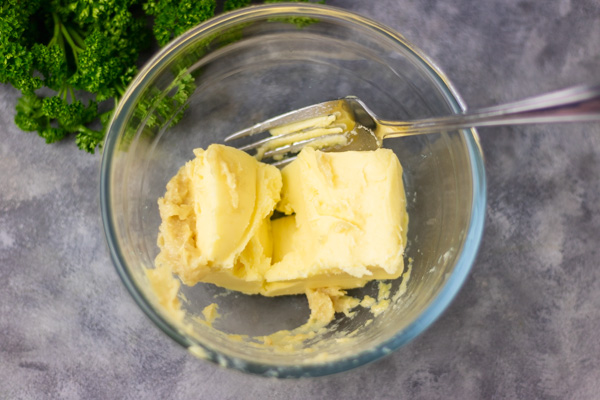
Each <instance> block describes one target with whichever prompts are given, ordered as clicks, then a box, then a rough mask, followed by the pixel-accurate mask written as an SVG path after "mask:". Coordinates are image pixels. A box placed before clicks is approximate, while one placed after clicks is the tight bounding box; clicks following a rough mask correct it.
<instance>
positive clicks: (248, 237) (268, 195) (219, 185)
mask: <svg viewBox="0 0 600 400" xmlns="http://www.w3.org/2000/svg"><path fill="white" fill-rule="evenodd" d="M194 154H195V155H196V158H195V159H193V160H191V161H189V162H188V163H186V164H185V165H184V166H183V167H182V168H181V169H180V170H179V172H178V173H177V175H176V176H175V177H174V178H173V179H171V181H169V183H168V184H167V191H166V193H165V196H164V197H163V198H161V199H159V201H158V206H159V211H160V215H161V218H162V224H161V226H160V231H159V237H158V246H159V247H160V250H161V251H160V254H159V255H158V256H157V258H156V265H157V266H158V267H160V266H163V265H165V266H168V267H169V268H171V270H172V272H174V273H175V274H177V275H178V276H179V278H180V279H181V281H182V282H183V283H185V284H186V285H194V284H196V283H197V282H199V281H203V282H211V283H215V284H217V285H220V286H224V287H228V288H230V289H233V290H239V291H242V292H244V293H258V292H259V291H260V289H261V286H262V281H263V275H264V270H265V269H267V268H268V267H269V266H270V264H271V253H272V243H271V233H270V230H271V227H270V224H271V223H270V219H269V217H270V216H271V214H272V212H273V209H274V208H275V205H276V204H277V202H278V201H279V198H280V190H281V174H280V172H279V170H278V169H277V168H275V167H273V166H271V165H267V164H263V163H258V162H257V161H256V160H255V159H254V158H253V157H251V156H250V155H248V154H246V153H244V152H242V151H239V150H237V149H234V148H231V147H227V146H222V145H216V144H215V145H211V146H209V147H208V148H207V149H206V151H204V150H202V149H197V150H194Z"/></svg>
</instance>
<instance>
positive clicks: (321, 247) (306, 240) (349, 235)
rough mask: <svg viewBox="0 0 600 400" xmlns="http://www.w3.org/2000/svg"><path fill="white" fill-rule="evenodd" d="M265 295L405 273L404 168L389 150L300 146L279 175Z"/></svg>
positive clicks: (353, 283) (355, 284) (351, 285)
mask: <svg viewBox="0 0 600 400" xmlns="http://www.w3.org/2000/svg"><path fill="white" fill-rule="evenodd" d="M282 177H283V188H282V196H281V201H280V203H279V204H278V206H277V209H278V210H279V211H281V212H283V213H285V214H288V215H290V216H288V217H284V218H280V219H277V220H275V221H273V224H272V230H273V265H272V266H271V268H270V269H269V270H268V271H267V272H266V274H265V279H266V285H265V294H266V295H280V294H293V293H304V292H306V290H307V289H316V288H322V287H337V288H341V289H349V288H355V287H361V286H363V285H364V284H366V283H367V282H368V281H370V280H373V279H394V278H397V277H399V276H400V275H401V274H402V271H403V269H404V265H403V254H404V247H405V245H406V232H407V226H408V215H407V213H406V198H405V193H404V186H403V184H402V167H401V165H400V162H399V161H398V158H397V157H396V155H395V154H394V153H393V152H392V151H391V150H388V149H378V150H376V151H360V152H355V151H348V152H340V153H326V152H320V151H315V150H313V149H311V148H305V149H303V150H302V152H301V153H300V154H299V155H298V158H297V159H296V160H295V161H294V162H292V163H290V164H289V165H288V166H286V167H285V168H284V169H283V170H282Z"/></svg>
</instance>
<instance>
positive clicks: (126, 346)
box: [0, 0, 600, 400]
mask: <svg viewBox="0 0 600 400" xmlns="http://www.w3.org/2000/svg"><path fill="white" fill-rule="evenodd" d="M328 4H330V5H335V6H339V7H343V8H346V9H349V10H353V11H356V12H358V13H361V14H363V15H366V16H369V17H372V18H374V19H377V20H379V21H381V22H382V23H384V24H387V25H389V26H391V27H393V28H395V29H397V30H398V31H400V32H402V33H403V34H404V35H405V36H406V37H407V38H408V39H409V40H411V41H412V42H414V43H415V44H416V45H418V46H419V47H421V48H422V49H423V50H424V51H425V52H426V53H428V54H430V55H431V56H432V57H433V58H434V59H435V60H436V61H438V63H439V64H440V65H441V66H442V68H443V69H444V70H445V71H446V73H447V74H448V75H449V77H450V79H451V80H452V81H453V82H454V84H455V85H456V87H457V88H459V91H460V93H461V94H462V95H463V97H464V99H465V101H466V103H467V104H468V105H469V106H470V107H475V106H484V105H491V104H493V103H496V102H501V101H509V100H516V99H519V98H522V97H525V96H528V95H533V94H537V93H541V92H543V91H546V90H552V89H558V88H562V87H565V86H568V85H571V84H576V83H583V82H592V81H600V3H598V1H597V0H547V1H535V0H481V1H472V0H445V1H442V0H421V1H414V0H413V1H409V0H380V1H360V0H353V1H342V0H329V1H328ZM16 98H17V95H16V93H15V92H14V91H13V90H11V89H10V88H8V87H7V86H0V132H1V138H2V140H0V399H324V398H335V399H364V398H367V399H374V400H375V399H452V398H455V399H533V398H540V399H597V398H600V339H599V336H598V335H599V334H598V332H600V266H599V264H600V254H599V248H600V245H599V243H600V124H598V123H596V124H572V125H568V126H567V125H562V126H532V127H508V128H488V129H481V131H480V134H481V142H482V147H483V149H484V152H485V154H486V167H487V177H488V185H489V192H488V197H489V203H488V209H487V214H486V230H485V235H484V238H483V243H482V246H481V249H480V252H479V256H478V258H477V262H476V265H475V267H474V269H473V272H472V274H471V276H470V277H469V279H468V280H467V282H466V284H465V285H464V287H463V289H462V291H461V292H460V293H459V295H458V296H457V298H456V299H455V301H454V302H453V303H452V304H451V306H450V307H449V309H448V310H447V312H446V313H445V314H444V315H443V316H442V317H441V318H440V319H439V320H438V321H437V322H436V323H435V324H434V325H433V326H432V327H431V328H430V329H429V330H428V331H427V332H425V333H424V334H423V335H421V336H419V337H418V338H417V339H415V340H414V341H413V342H411V343H410V344H409V345H407V346H406V347H404V348H402V349H400V350H399V351H397V352H395V353H393V354H392V355H390V356H388V357H386V358H385V359H383V360H381V361H378V362H375V363H373V364H370V365H367V366H364V367H362V368H359V369H356V370H353V371H350V372H347V373H344V374H340V375H335V376H330V377H325V378H319V379H312V380H300V381H294V380H287V381H277V380H267V379H263V378H257V377H254V376H249V375H244V374H241V373H238V372H233V371H228V370H223V369H220V368H219V367H216V366H214V365H212V364H208V363H205V362H202V361H199V360H197V359H195V358H194V357H192V356H191V355H189V354H188V353H187V352H186V351H184V350H183V349H182V348H181V347H179V346H178V345H177V344H175V343H174V342H173V341H172V340H171V339H169V338H168V337H167V336H166V335H164V334H163V333H162V332H161V331H159V330H158V329H157V328H156V327H155V326H154V325H153V324H152V323H151V322H150V320H149V319H148V318H146V317H145V315H144V314H143V313H142V312H141V311H140V310H139V309H138V308H137V306H136V305H135V303H134V301H133V300H132V298H131V297H130V296H129V294H128V293H127V291H126V290H125V288H124V287H123V286H122V285H121V282H120V280H119V278H118V276H117V274H116V272H115V270H114V268H113V266H112V264H111V261H110V259H109V256H108V253H107V250H106V248H105V243H104V239H103V233H102V227H101V221H100V216H99V205H98V186H99V182H98V180H99V162H100V156H99V155H95V156H90V155H88V154H84V153H83V152H81V151H79V150H77V149H76V147H75V145H74V143H71V142H69V143H61V144H57V145H53V146H48V145H46V144H44V143H43V140H42V139H40V138H39V137H37V136H36V135H35V134H30V133H23V132H20V131H19V130H18V129H17V128H16V127H15V126H14V125H13V122H12V119H13V115H14V111H13V110H14V104H15V101H16Z"/></svg>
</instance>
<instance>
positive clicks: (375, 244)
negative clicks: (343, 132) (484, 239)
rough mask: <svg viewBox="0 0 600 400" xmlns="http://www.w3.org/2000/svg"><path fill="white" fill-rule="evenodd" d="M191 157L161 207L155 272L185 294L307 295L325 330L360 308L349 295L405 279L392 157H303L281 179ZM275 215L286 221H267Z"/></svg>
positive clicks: (258, 168) (245, 164) (228, 160)
mask: <svg viewBox="0 0 600 400" xmlns="http://www.w3.org/2000/svg"><path fill="white" fill-rule="evenodd" d="M194 154H195V155H196V158H195V159H193V160H191V161H189V162H188V163H186V164H185V165H184V166H183V167H182V168H181V169H180V170H179V172H178V173H177V175H175V177H173V178H172V179H171V181H170V182H169V183H168V185H167V191H166V193H165V196H164V197H163V198H161V199H159V201H158V204H159V210H160V215H161V218H162V224H161V226H160V233H159V237H158V246H159V247H160V254H159V255H158V256H157V258H156V266H157V268H158V269H161V270H162V269H164V268H166V269H169V270H170V271H171V272H172V273H173V274H175V275H177V276H178V277H179V279H180V280H181V282H183V283H184V284H186V285H190V286H191V285H194V284H196V283H198V282H207V283H213V284H216V285H218V286H221V287H224V288H227V289H231V290H236V291H240V292H243V293H246V294H261V295H264V296H279V295H289V294H300V293H303V294H306V296H307V298H308V300H309V306H310V309H311V320H314V321H320V322H324V323H326V322H329V321H330V320H332V319H333V316H334V314H335V312H345V313H348V312H349V308H351V307H355V306H356V305H358V301H353V300H352V298H350V297H348V296H346V293H345V289H351V288H357V287H362V286H364V285H365V284H366V283H367V282H369V281H371V280H375V279H377V280H381V279H394V278H398V277H399V276H400V275H401V274H402V272H403V270H404V264H403V253H404V247H405V245H406V231H407V225H408V216H407V214H406V199H405V194H404V187H403V184H402V167H401V165H400V162H399V161H398V158H397V157H396V155H395V154H394V152H393V151H391V150H388V149H378V150H376V151H360V152H356V151H348V152H339V153H328V152H321V151H318V150H314V149H312V148H305V149H304V150H302V152H300V154H299V155H298V157H297V159H296V160H295V161H293V162H292V163H290V164H289V165H288V166H286V167H285V168H283V170H282V171H279V170H278V169H277V168H275V167H273V166H271V165H267V164H264V163H261V162H259V161H257V160H256V159H255V158H253V157H251V156H250V155H248V154H246V153H245V152H242V151H240V150H237V149H234V148H231V147H227V146H223V145H217V144H214V145H211V146H209V147H208V148H207V149H206V150H202V149H196V150H194ZM275 210H277V211H279V212H280V213H283V214H284V216H282V217H280V218H276V219H273V220H271V217H272V215H273V212H274V211H275Z"/></svg>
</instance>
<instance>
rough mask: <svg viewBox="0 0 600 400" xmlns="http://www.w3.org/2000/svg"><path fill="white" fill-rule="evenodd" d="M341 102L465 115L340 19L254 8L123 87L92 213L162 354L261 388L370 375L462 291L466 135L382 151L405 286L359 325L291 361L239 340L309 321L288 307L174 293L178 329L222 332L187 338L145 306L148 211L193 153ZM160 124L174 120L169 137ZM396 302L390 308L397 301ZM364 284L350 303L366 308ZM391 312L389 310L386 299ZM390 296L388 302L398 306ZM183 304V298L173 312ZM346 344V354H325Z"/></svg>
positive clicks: (360, 28)
mask: <svg viewBox="0 0 600 400" xmlns="http://www.w3.org/2000/svg"><path fill="white" fill-rule="evenodd" d="M347 95H355V96H358V97H359V98H361V99H362V100H363V101H365V103H366V104H367V105H368V106H369V107H370V108H371V109H372V110H373V111H374V112H375V113H376V114H378V115H379V116H380V117H382V118H384V119H411V118H421V117H428V116H435V115H443V114H448V113H458V112H461V111H463V110H464V106H463V104H462V103H461V100H460V98H459V96H458V94H457V93H456V91H455V90H454V89H453V88H452V86H451V85H450V83H449V81H448V79H447V78H446V77H445V76H444V75H443V74H442V73H441V72H440V70H439V69H438V68H437V67H436V66H435V65H434V64H433V63H432V62H431V61H430V60H429V59H428V58H427V57H426V56H425V55H424V54H423V53H422V52H421V51H420V50H418V49H417V48H416V47H415V46H413V45H412V44H411V43H409V42H407V41H406V40H405V39H404V38H403V37H402V36H401V35H399V34H398V33H396V32H394V31H392V30H390V29H389V28H387V27H385V26H382V25H381V24H379V23H377V22H375V21H372V20H369V19H367V18H364V17H361V16H359V15H356V14H352V13H350V12H347V11H343V10H339V9H335V8H331V7H325V6H317V5H305V4H303V5H298V4H294V5H290V4H288V5H283V4H280V5H269V6H259V7H254V8H250V9H244V10H240V11H237V12H233V13H230V14H225V15H222V16H220V17H218V18H215V19H213V20H210V21H208V22H206V23H204V24H202V25H200V26H198V27H196V28H194V29H192V30H191V31H189V32H187V33H186V34H184V35H183V36H181V37H179V38H177V39H176V40H174V41H173V42H172V43H170V44H169V45H167V46H166V47H165V48H163V49H162V50H161V51H160V53H158V54H157V55H156V56H155V57H154V58H153V59H152V60H151V61H150V62H148V63H147V65H146V66H145V67H144V68H143V69H142V70H141V72H140V73H139V75H138V76H137V77H136V79H135V80H134V82H133V83H132V84H131V85H130V87H129V88H128V90H127V91H126V93H125V95H124V96H123V98H122V100H121V101H120V103H119V105H118V108H117V110H116V112H115V115H114V117H113V121H112V123H111V126H110V130H109V134H108V137H107V139H106V143H105V147H104V153H103V159H102V176H101V188H100V189H101V190H100V196H101V207H102V218H103V222H104V229H105V234H106V238H107V242H108V247H109V249H110V253H111V256H112V259H113V261H114V264H115V266H116V269H117V271H118V273H119V275H120V276H121V278H122V280H123V282H124V284H125V285H126V287H127V289H128V290H129V291H130V293H131V295H132V296H133V297H134V299H135V300H136V302H137V303H138V304H139V306H140V307H141V308H142V310H143V311H144V312H145V313H146V314H147V315H148V316H149V317H150V318H151V319H152V321H153V322H154V323H155V324H156V325H158V326H159V327H160V328H161V329H162V330H163V331H165V332H166V333H167V334H168V335H169V336H170V337H171V338H173V339H174V340H176V341H177V342H178V343H180V344H181V345H182V346H185V347H186V348H188V349H190V351H192V352H193V353H194V354H196V355H198V356H200V357H202V358H206V359H208V360H210V361H213V362H216V363H218V364H220V365H222V366H227V367H231V368H235V369H239V370H242V371H245V372H251V373H256V374H260V375H266V376H278V377H301V376H318V375H326V374H331V373H335V372H339V371H344V370H347V369H350V368H353V367H356V366H359V365H362V364H365V363H367V362H370V361H373V360H376V359H378V358H380V357H382V356H384V355H386V354H388V353H390V352H391V351H393V350H395V349H397V348H399V347H400V346H402V345H404V344H406V343H407V342H408V341H410V340H411V339H413V338H414V337H415V336H417V335H418V334H419V333H421V332H422V331H423V330H424V329H426V328H427V327H428V326H429V325H430V324H431V323H432V322H433V321H434V320H435V319H436V318H437V317H438V316H439V315H440V313H441V312H442V311H443V310H444V309H445V308H446V307H447V306H448V304H449V302H450V301H451V299H452V298H453V297H454V295H455V294H456V293H457V291H458V290H459V288H460V286H461V284H462V283H463V282H464V280H465V278H466V276H467V274H468V272H469V270H470V268H471V265H472V264H473V261H474V258H475V254H476V250H477V248H478V245H479V243H480V240H481V235H482V229H483V220H484V209H485V198H486V189H485V173H484V166H483V160H482V153H481V149H480V147H479V144H478V138H477V134H476V132H475V131H474V130H463V131H455V132H447V133H442V134H433V135H428V136H418V137H410V138H402V139H388V140H387V141H385V143H384V144H385V147H388V148H391V149H393V150H394V151H395V152H396V154H397V155H398V157H399V159H400V161H401V163H402V165H403V167H404V180H405V187H406V193H407V200H408V213H409V216H410V224H409V230H408V238H409V243H408V247H407V250H406V257H405V259H406V265H409V264H410V265H411V266H412V270H411V276H410V279H404V282H402V281H403V280H402V279H398V280H396V281H394V282H393V283H392V289H391V292H392V297H393V298H395V300H394V301H393V302H392V303H393V304H392V306H390V307H389V308H388V309H387V310H386V311H385V312H383V313H382V314H380V315H378V316H377V317H374V315H373V314H372V313H371V311H369V310H368V309H364V308H361V307H358V308H357V309H356V310H357V311H356V315H355V316H354V317H353V318H348V317H345V316H343V315H341V316H339V317H338V318H337V319H336V321H335V322H334V324H333V325H332V327H333V328H332V330H330V331H329V332H327V333H325V334H320V335H317V336H316V337H315V338H313V339H311V340H307V341H306V342H305V343H303V344H301V345H300V347H299V348H296V349H292V350H290V351H287V352H286V351H281V349H272V348H269V347H268V346H260V345H257V342H256V341H252V340H245V339H244V337H243V336H232V335H230V334H237V335H248V336H247V338H257V337H260V336H261V335H268V334H271V333H273V332H275V331H278V330H282V329H294V328H296V327H298V326H300V325H302V324H303V323H304V322H305V321H306V320H307V318H308V315H309V311H308V307H307V302H306V298H305V297H303V296H285V297H277V298H266V297H261V296H247V295H243V294H239V293H233V292H229V291H227V290H224V289H221V288H218V287H215V286H213V285H210V284H198V285H196V286H194V287H191V288H189V287H184V286H182V290H181V292H182V294H183V296H185V301H184V302H183V308H184V310H185V312H186V315H187V317H186V320H187V321H188V322H189V321H193V320H194V318H193V317H194V316H198V315H199V314H200V312H201V310H202V309H203V308H204V307H205V306H207V305H209V304H210V303H212V302H216V303H217V304H218V305H219V313H220V314H221V318H219V319H218V320H217V321H215V323H214V325H213V327H209V326H207V325H205V324H199V323H195V324H193V327H192V328H190V327H189V325H188V326H187V327H186V326H184V325H182V324H181V322H179V321H178V320H177V319H176V318H173V317H172V315H170V314H169V313H168V312H167V311H166V310H165V309H164V308H163V307H161V306H160V305H159V304H158V302H157V299H156V295H155V293H154V292H153V291H152V289H151V287H150V285H149V284H148V281H147V278H146V275H145V273H144V270H145V269H146V268H153V264H154V258H155V257H156V255H157V253H158V247H157V245H156V239H157V233H158V227H159V225H160V216H159V213H158V207H157V199H158V198H159V197H161V196H162V195H164V192H165V185H166V183H167V182H168V180H169V179H170V178H171V177H172V176H173V175H175V173H176V172H177V170H178V169H179V167H181V166H182V165H183V164H184V163H185V162H186V161H188V160H190V159H192V158H193V154H192V149H194V148H197V147H202V148H206V147H207V146H208V145H209V144H211V143H222V140H223V138H224V137H225V136H226V135H228V134H230V133H231V132H234V131H236V130H239V129H241V128H244V127H247V126H249V125H252V124H254V123H256V122H259V121H262V120H264V119H267V118H269V117H272V116H275V115H278V114H280V113H283V112H286V111H290V110H293V109H297V108H300V107H304V106H307V105H311V104H314V103H319V102H322V101H326V100H331V99H335V98H338V97H343V96H347ZM173 119H176V120H180V121H179V122H178V123H177V124H173ZM403 285H404V286H405V289H406V291H405V292H404V294H399V292H398V291H399V290H400V291H401V290H403V288H402V286H403ZM377 290H378V285H377V283H371V284H368V285H367V286H366V287H364V288H362V289H356V290H353V291H351V292H350V294H351V295H354V296H356V297H359V298H360V297H362V296H364V295H366V294H369V295H372V296H374V297H376V296H377ZM395 293H396V294H398V296H395V297H394V294H395ZM400 293H401V292H400ZM182 298H184V297H182ZM343 337H346V338H347V339H346V340H340V339H341V338H343Z"/></svg>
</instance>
